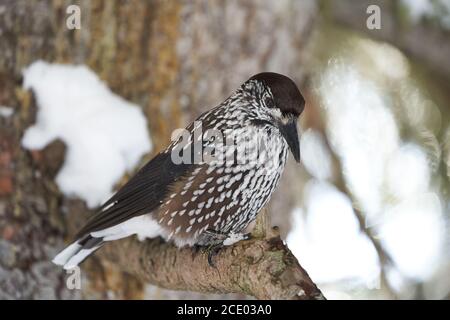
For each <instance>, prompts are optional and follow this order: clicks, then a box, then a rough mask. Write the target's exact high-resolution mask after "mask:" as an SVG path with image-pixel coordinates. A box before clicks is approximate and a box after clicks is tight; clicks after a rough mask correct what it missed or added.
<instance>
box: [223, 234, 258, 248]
mask: <svg viewBox="0 0 450 320" xmlns="http://www.w3.org/2000/svg"><path fill="white" fill-rule="evenodd" d="M251 238H252V235H251V233H230V234H229V235H228V237H227V238H226V239H225V240H224V241H223V245H224V246H231V245H233V244H235V243H236V242H239V241H243V240H250V239H251Z"/></svg>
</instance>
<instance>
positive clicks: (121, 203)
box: [77, 151, 192, 238]
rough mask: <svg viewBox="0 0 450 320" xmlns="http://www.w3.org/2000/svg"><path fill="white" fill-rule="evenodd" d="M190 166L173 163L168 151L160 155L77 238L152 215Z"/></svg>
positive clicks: (91, 220)
mask: <svg viewBox="0 0 450 320" xmlns="http://www.w3.org/2000/svg"><path fill="white" fill-rule="evenodd" d="M191 166H192V164H178V165H177V164H174V163H173V162H172V159H171V156H170V152H169V151H166V152H162V153H159V154H158V155H157V156H156V157H154V158H153V159H152V160H150V161H149V162H148V163H147V164H146V165H145V166H144V167H142V168H141V169H140V170H139V171H138V172H137V173H136V175H135V176H133V177H132V178H131V179H130V180H129V181H128V182H127V183H126V184H125V185H124V186H123V187H122V188H121V189H119V191H117V193H116V194H115V195H114V196H112V197H111V198H110V199H109V200H108V201H106V202H105V203H104V204H103V205H102V207H101V208H100V211H99V212H97V213H96V214H95V215H94V216H93V217H92V218H90V219H89V220H88V222H87V224H86V225H85V226H84V227H83V228H82V229H81V230H80V231H79V232H78V235H77V237H78V238H79V237H82V236H84V235H86V234H89V233H91V232H94V231H98V230H102V229H106V228H109V227H112V226H115V225H117V224H119V223H122V222H124V221H126V220H128V219H131V218H133V217H135V216H139V215H143V214H147V213H150V212H152V211H153V210H154V209H156V208H157V207H158V206H159V205H160V204H161V203H162V201H163V200H164V198H165V197H166V196H167V193H168V191H169V188H170V186H171V185H172V184H173V183H174V182H175V181H177V180H178V179H180V178H181V177H183V176H184V175H185V174H186V173H187V172H188V170H189V168H190V167H191Z"/></svg>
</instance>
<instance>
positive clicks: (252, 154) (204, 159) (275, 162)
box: [53, 72, 305, 269]
mask: <svg viewBox="0 0 450 320" xmlns="http://www.w3.org/2000/svg"><path fill="white" fill-rule="evenodd" d="M304 107H305V100H304V98H303V96H302V94H301V93H300V90H299V89H298V87H297V85H296V84H295V82H294V81H293V80H291V79H290V78H289V77H287V76H285V75H282V74H279V73H274V72H262V73H258V74H256V75H254V76H252V77H250V78H249V79H248V80H247V81H245V82H244V83H243V84H242V85H241V86H240V87H239V88H238V89H237V90H236V91H235V92H234V93H232V94H231V95H230V96H229V97H228V98H226V99H225V100H224V101H223V102H222V103H220V104H219V105H217V106H216V107H214V108H212V109H210V110H209V111H206V112H204V113H203V114H201V115H200V116H199V117H198V118H197V119H196V120H195V121H194V122H192V123H191V124H189V125H188V126H187V127H186V128H185V130H184V131H183V132H182V134H180V135H179V136H177V137H176V138H175V139H173V140H172V142H171V143H170V144H169V145H168V146H167V148H166V149H164V150H163V151H161V152H160V153H158V154H157V155H156V156H155V157H154V158H153V159H151V160H150V161H149V162H148V163H146V164H145V165H144V166H143V167H142V168H141V169H140V170H138V172H137V173H136V174H135V175H134V176H133V177H131V178H130V180H129V181H128V182H127V183H125V184H124V186H123V187H122V188H120V189H119V190H118V191H117V192H116V193H115V194H114V195H113V196H112V197H111V198H110V199H109V200H107V201H106V202H105V203H104V204H103V205H102V206H101V207H100V208H99V209H98V211H97V212H96V213H94V214H93V215H92V217H91V218H89V219H88V220H87V222H86V224H85V225H84V227H82V228H81V230H80V231H79V232H78V234H77V235H76V236H75V240H74V241H73V242H72V243H71V244H70V245H68V246H67V247H66V248H65V249H64V250H62V251H61V252H60V253H59V254H57V255H56V256H55V258H54V259H53V262H54V263H55V264H57V265H60V266H63V268H64V269H72V268H74V267H76V266H78V264H80V263H81V262H82V261H83V260H85V259H86V258H87V257H88V256H89V255H90V254H92V253H93V252H94V251H96V250H97V249H99V248H101V247H102V246H103V245H104V244H105V243H107V242H109V241H114V240H118V239H122V238H125V237H128V236H131V235H137V236H138V237H139V238H140V239H145V238H156V237H162V238H163V239H165V240H166V241H171V242H173V243H174V244H175V245H176V246H178V247H184V246H190V247H195V248H199V247H200V248H216V249H217V248H218V249H220V248H222V247H223V246H229V245H233V244H234V243H236V242H238V241H241V240H245V239H248V238H249V233H245V231H246V229H247V228H248V226H249V225H250V224H251V222H253V221H254V220H255V218H256V216H257V214H258V213H259V212H260V210H261V209H262V208H263V207H264V206H265V205H266V203H267V202H268V200H269V199H270V196H271V195H272V193H273V191H274V190H275V188H276V187H277V185H278V183H279V180H280V177H281V174H282V172H283V170H284V167H285V164H286V161H287V156H288V153H289V150H290V151H291V153H292V155H293V157H294V159H295V160H296V162H300V143H299V135H298V126H297V124H298V119H299V116H300V114H301V113H302V112H303V110H304ZM206 151H209V152H206ZM213 251H217V250H212V251H211V252H213ZM208 261H209V262H210V264H212V262H211V259H210V256H208Z"/></svg>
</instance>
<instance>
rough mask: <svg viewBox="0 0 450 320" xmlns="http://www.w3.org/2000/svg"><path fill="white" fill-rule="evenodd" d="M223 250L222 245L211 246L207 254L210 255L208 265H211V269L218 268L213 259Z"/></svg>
mask: <svg viewBox="0 0 450 320" xmlns="http://www.w3.org/2000/svg"><path fill="white" fill-rule="evenodd" d="M221 248H222V246H221V245H213V246H210V247H209V248H208V249H207V253H208V264H209V266H210V267H213V268H217V267H216V264H215V262H214V260H213V259H214V257H215V256H216V255H217V254H218V253H219V251H220V249H221Z"/></svg>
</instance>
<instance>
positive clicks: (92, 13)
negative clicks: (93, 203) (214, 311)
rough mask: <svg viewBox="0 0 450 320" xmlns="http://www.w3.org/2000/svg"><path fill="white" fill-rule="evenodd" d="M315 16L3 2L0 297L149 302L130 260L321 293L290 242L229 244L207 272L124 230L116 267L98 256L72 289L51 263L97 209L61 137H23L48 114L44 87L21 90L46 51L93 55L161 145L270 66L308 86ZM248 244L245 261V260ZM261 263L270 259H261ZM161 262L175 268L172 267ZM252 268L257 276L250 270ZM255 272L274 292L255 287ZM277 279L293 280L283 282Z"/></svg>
mask: <svg viewBox="0 0 450 320" xmlns="http://www.w3.org/2000/svg"><path fill="white" fill-rule="evenodd" d="M70 4H78V5H79V6H80V8H81V29H80V30H68V29H67V28H66V17H67V15H66V8H67V6H68V5H70ZM315 12H316V8H315V5H314V4H313V3H312V2H310V1H305V2H303V1H302V2H299V1H285V2H282V3H279V2H278V1H267V2H262V1H233V2H231V1H216V2H209V1H196V2H178V1H156V0H155V1H99V0H95V1H87V0H80V1H69V0H55V1H50V0H47V1H45V0H44V1H24V0H18V1H15V0H2V1H1V2H0V105H2V106H8V107H12V108H13V110H14V113H13V115H12V116H10V117H0V298H41V299H42V298H50V299H54V298H143V297H144V296H145V295H144V285H143V283H142V281H141V280H138V279H137V278H135V277H134V276H130V275H129V274H128V273H123V272H122V271H121V270H120V268H117V267H116V265H118V264H120V266H121V267H123V268H124V269H125V270H126V271H130V272H131V273H133V274H135V275H138V276H141V278H143V279H144V280H148V281H153V282H155V283H158V284H160V285H163V280H162V279H163V278H162V277H165V278H166V279H169V276H170V279H173V280H171V281H167V282H166V285H165V286H166V287H170V288H174V289H201V290H202V289H205V290H204V291H208V292H211V291H215V292H244V293H246V294H254V295H255V296H258V297H261V298H287V297H293V296H294V295H295V293H299V292H301V290H300V289H303V290H304V293H305V296H303V297H319V296H320V294H319V293H318V291H317V289H316V288H315V287H314V286H313V285H312V284H311V283H310V282H309V281H310V280H309V277H307V275H306V273H305V272H304V271H303V269H301V268H300V266H299V265H298V263H297V261H296V260H295V258H293V256H292V254H291V253H290V252H289V251H288V250H287V249H286V248H285V247H284V245H283V244H282V242H280V240H279V239H278V238H273V239H269V240H267V241H265V240H255V241H253V242H246V243H242V244H239V245H238V246H236V247H233V248H229V249H226V250H224V251H223V252H222V253H220V255H219V261H218V269H217V270H212V269H211V270H209V269H208V270H206V267H205V264H204V263H205V261H204V259H203V258H201V257H196V258H194V259H192V258H191V255H190V252H188V250H183V251H181V252H180V253H175V251H174V249H173V248H172V247H170V246H168V245H166V244H159V243H157V242H155V241H152V242H150V243H138V242H135V241H133V240H126V241H123V242H119V243H118V244H117V245H111V246H107V247H105V250H104V252H103V253H102V254H101V256H107V257H108V259H110V260H113V261H115V263H105V262H104V259H98V258H97V257H94V258H92V259H89V260H88V261H87V262H86V263H85V264H84V266H83V271H86V272H87V274H84V273H83V275H84V277H83V291H82V292H80V291H76V290H75V291H71V290H68V289H67V288H66V286H65V277H66V274H65V273H64V272H62V271H61V269H58V268H57V267H55V266H54V265H52V264H51V262H50V260H51V258H52V257H53V256H54V255H55V254H56V252H57V251H58V250H59V249H61V248H62V247H63V246H64V241H63V240H64V238H68V236H69V234H70V233H71V232H70V231H69V229H70V230H73V229H76V228H78V227H79V226H80V225H81V224H82V223H83V221H84V219H83V217H85V216H86V215H87V214H89V213H88V212H89V210H88V209H87V208H86V206H85V204H84V203H83V202H82V201H80V200H76V199H68V198H66V197H64V196H63V195H62V194H61V193H60V192H59V190H58V188H57V186H56V185H55V183H54V177H55V175H56V173H57V172H58V170H59V168H60V166H61V164H62V162H63V161H64V151H65V146H64V144H63V143H62V142H60V141H55V142H54V143H52V144H51V145H49V146H47V147H46V148H45V149H44V150H40V151H32V152H30V151H26V150H24V149H23V148H21V143H20V141H21V138H22V135H23V132H24V131H25V129H26V128H27V127H28V126H29V125H30V124H32V123H33V122H34V119H35V113H36V103H35V101H34V99H33V96H32V93H30V92H26V91H24V90H23V89H22V87H21V70H22V69H23V68H24V67H26V66H27V65H29V64H30V63H32V62H33V61H35V60H37V59H44V60H47V61H49V62H56V63H84V64H87V65H88V66H89V67H90V68H91V69H93V70H94V71H95V72H96V73H97V74H98V75H99V76H100V77H101V78H102V80H104V81H105V82H106V83H107V85H108V86H109V87H110V88H111V89H112V90H113V91H114V92H116V93H118V94H120V95H121V96H123V97H124V98H125V99H128V100H131V101H133V102H134V103H136V104H138V105H140V106H141V107H142V108H143V110H144V112H145V114H146V116H147V118H148V122H149V128H150V132H151V134H152V139H153V142H154V144H155V149H154V152H157V151H159V150H160V149H161V148H162V147H163V146H164V145H165V144H166V143H167V142H168V138H169V137H170V133H171V131H172V130H173V129H175V128H177V127H181V126H183V124H186V123H187V122H188V121H190V120H192V119H193V117H194V116H195V115H198V114H199V113H200V112H201V111H203V110H205V109H206V108H208V107H211V106H213V105H214V104H216V103H217V102H219V101H221V100H223V98H225V97H226V95H228V94H229V93H230V91H231V90H232V89H233V88H235V87H237V85H238V84H239V83H240V82H241V81H243V80H245V79H246V78H248V76H250V75H251V74H253V73H256V72H260V71H262V70H267V69H270V70H273V71H278V72H282V73H287V74H289V75H290V76H291V77H293V78H294V79H296V80H297V81H298V82H299V83H301V82H302V80H303V78H304V76H305V74H304V69H303V68H302V61H303V59H304V58H303V48H304V46H305V44H306V42H307V39H308V38H309V31H310V30H311V25H312V23H313V20H312V19H313V17H314V16H315ZM286 17H287V18H286ZM150 157H151V155H148V157H147V158H146V159H143V161H145V160H148V159H149V158H150ZM125 179H126V178H124V180H125ZM278 216H282V214H281V213H280V214H278ZM282 220H287V218H286V219H280V221H282ZM276 222H278V221H276ZM131 251H133V252H135V253H136V254H133V255H132V256H133V257H132V258H130V256H129V255H128V254H127V255H123V254H122V253H125V252H126V253H129V252H131ZM236 253H237V254H238V257H243V260H244V262H243V263H242V265H241V266H239V265H238V264H236V261H237V260H236V259H237V258H236V256H235V254H236ZM241 253H242V256H241ZM175 257H177V260H176V261H175V260H174V259H175ZM244 257H245V258H244ZM124 259H126V261H125V260H124ZM129 259H131V260H132V261H134V263H133V264H129V261H130V260H129ZM182 259H184V261H185V262H184V263H186V264H188V265H189V266H191V267H192V268H197V267H198V268H201V270H205V272H206V273H207V274H208V275H209V276H210V278H208V279H210V282H207V284H208V286H209V287H208V288H203V287H201V283H200V282H199V281H198V280H197V282H196V281H195V280H194V279H190V278H188V277H187V275H186V274H184V273H182V272H181V273H180V270H179V268H180V263H181V261H182ZM258 259H260V260H258ZM152 261H153V263H154V264H152ZM256 261H261V262H264V266H261V267H260V268H259V269H258V267H257V265H258V263H256ZM184 263H183V264H184ZM186 264H184V266H186ZM162 266H165V267H167V268H168V269H165V270H166V271H165V272H164V271H162V270H161V267H162ZM177 268H178V269H177ZM236 268H242V269H240V270H239V271H237V272H233V275H234V278H233V279H232V282H230V283H228V284H226V283H224V282H223V279H222V278H221V277H220V275H223V274H225V273H226V272H228V271H229V270H231V269H233V270H236ZM264 268H265V269H264ZM267 268H268V269H267ZM256 270H259V271H256ZM261 270H268V271H269V272H268V273H261ZM245 271H251V272H252V274H248V273H247V276H248V278H246V276H243V275H245ZM250 275H252V276H255V277H257V278H258V281H263V283H265V284H267V285H268V287H267V288H274V289H273V290H269V291H270V293H269V292H265V291H264V290H263V289H262V288H256V287H255V284H254V283H253V282H252V280H255V278H252V276H250ZM158 277H159V278H158ZM273 277H275V278H276V279H282V281H281V280H280V281H281V286H278V284H276V283H273V282H271V281H272V280H273V279H274V278H273ZM280 277H281V278H280ZM221 279H222V281H221ZM213 280H214V281H215V280H217V283H214V282H212V281H213ZM285 280H286V281H288V280H289V281H291V280H292V285H287V284H286V283H284V282H283V281H285ZM190 286H192V287H190ZM214 286H217V287H216V288H214ZM271 286H272V287H271ZM277 286H278V287H279V288H284V289H285V290H284V291H283V292H281V291H277V290H276V288H277ZM206 289H207V290H206Z"/></svg>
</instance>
